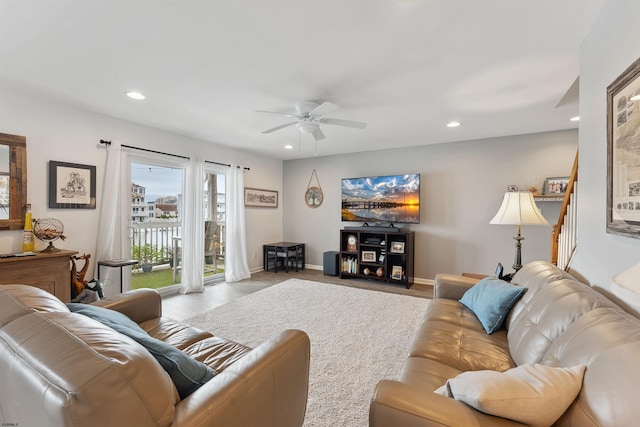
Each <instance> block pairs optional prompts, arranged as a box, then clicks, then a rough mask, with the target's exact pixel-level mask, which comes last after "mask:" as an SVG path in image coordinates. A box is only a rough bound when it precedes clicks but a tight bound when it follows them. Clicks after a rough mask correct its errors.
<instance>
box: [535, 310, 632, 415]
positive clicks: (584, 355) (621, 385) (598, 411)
mask: <svg viewBox="0 0 640 427" xmlns="http://www.w3.org/2000/svg"><path fill="white" fill-rule="evenodd" d="M638 355H640V319H638V318H637V317H634V316H632V315H630V314H629V313H626V312H624V311H623V310H622V309H620V308H617V307H616V308H598V309H595V310H593V311H590V312H589V313H586V314H584V315H583V316H582V317H580V319H578V320H576V321H575V322H574V323H573V324H571V325H570V326H569V327H567V329H566V331H565V332H564V333H563V334H562V335H560V336H559V337H558V338H557V339H556V340H555V341H554V342H553V344H552V345H551V346H550V347H549V350H548V351H547V353H546V354H545V355H544V358H543V360H542V363H544V364H549V365H554V366H571V365H577V364H585V365H587V370H586V371H585V375H584V380H583V386H582V392H581V393H580V394H579V395H578V398H577V399H576V400H575V402H574V403H573V405H572V406H571V407H570V408H569V410H567V412H566V413H565V414H564V415H563V416H562V417H561V418H560V419H559V420H558V422H556V424H555V426H557V427H563V426H577V425H579V426H581V427H592V426H603V425H616V426H633V425H638V405H637V404H634V403H633V402H634V401H635V402H637V400H638V399H637V395H638V378H640V363H638Z"/></svg>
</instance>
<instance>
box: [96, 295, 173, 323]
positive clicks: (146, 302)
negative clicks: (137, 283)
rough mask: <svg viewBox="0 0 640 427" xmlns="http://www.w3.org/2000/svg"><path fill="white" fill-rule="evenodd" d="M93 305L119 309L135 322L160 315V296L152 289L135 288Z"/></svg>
mask: <svg viewBox="0 0 640 427" xmlns="http://www.w3.org/2000/svg"><path fill="white" fill-rule="evenodd" d="M93 305H99V306H100V307H105V308H109V309H111V310H115V311H119V312H120V313H123V314H126V315H127V316H129V317H130V318H131V320H133V321H134V322H136V323H142V322H144V321H145V320H150V319H156V318H158V317H162V298H161V297H160V294H159V293H158V292H157V291H155V290H153V289H135V290H133V291H129V292H125V293H123V294H119V295H117V296H115V297H113V298H107V299H103V300H100V301H96V302H94V303H93Z"/></svg>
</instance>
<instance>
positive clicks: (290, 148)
mask: <svg viewBox="0 0 640 427" xmlns="http://www.w3.org/2000/svg"><path fill="white" fill-rule="evenodd" d="M284 149H285V150H293V145H291V144H287V145H285V146H284Z"/></svg>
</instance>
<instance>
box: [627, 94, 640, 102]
mask: <svg viewBox="0 0 640 427" xmlns="http://www.w3.org/2000/svg"><path fill="white" fill-rule="evenodd" d="M629 101H640V93H639V94H637V95H633V96H632V97H631V98H629Z"/></svg>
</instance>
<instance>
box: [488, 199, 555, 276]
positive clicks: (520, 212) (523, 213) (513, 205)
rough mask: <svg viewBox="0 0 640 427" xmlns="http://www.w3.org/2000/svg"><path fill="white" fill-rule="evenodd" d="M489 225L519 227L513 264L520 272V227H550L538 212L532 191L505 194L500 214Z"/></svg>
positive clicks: (515, 238) (515, 237) (522, 238)
mask: <svg viewBox="0 0 640 427" xmlns="http://www.w3.org/2000/svg"><path fill="white" fill-rule="evenodd" d="M489 224H505V225H517V226H518V234H517V235H516V236H514V238H513V239H514V240H515V241H516V257H515V260H514V262H513V269H514V270H515V271H518V270H520V269H521V268H522V241H523V240H524V237H522V236H521V235H520V226H521V225H522V224H526V225H549V223H548V222H547V220H546V219H544V217H543V216H542V213H540V211H539V210H538V207H537V206H536V202H535V201H534V200H533V194H531V192H530V191H509V192H507V193H504V198H503V199H502V205H501V206H500V209H498V213H497V214H496V215H495V216H494V217H493V219H492V220H491V221H489Z"/></svg>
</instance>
